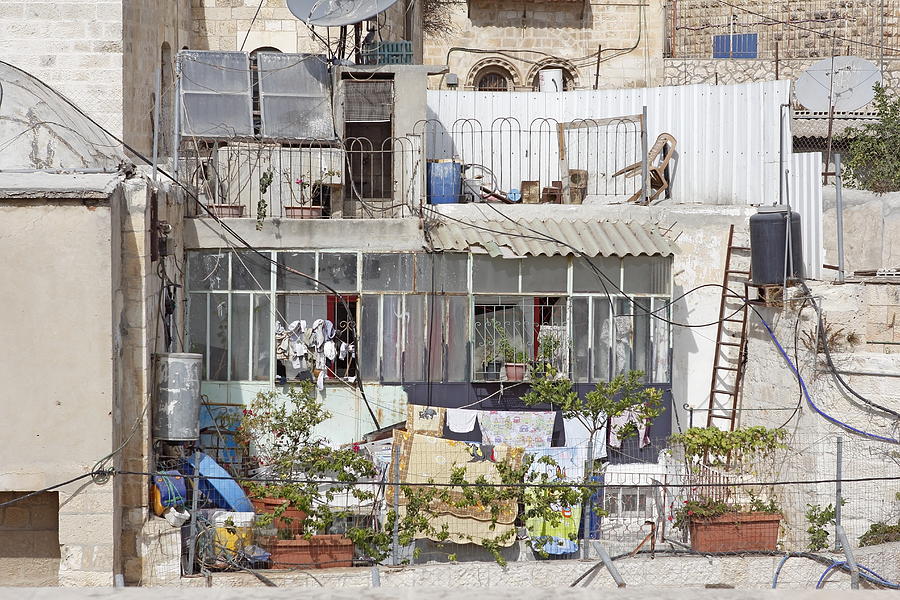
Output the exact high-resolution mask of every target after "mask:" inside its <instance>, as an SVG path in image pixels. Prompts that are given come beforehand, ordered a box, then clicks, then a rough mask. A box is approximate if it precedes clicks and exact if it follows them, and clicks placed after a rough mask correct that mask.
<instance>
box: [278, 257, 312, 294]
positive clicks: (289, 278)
mask: <svg viewBox="0 0 900 600" xmlns="http://www.w3.org/2000/svg"><path fill="white" fill-rule="evenodd" d="M278 264H281V265H285V266H286V267H290V268H291V269H294V270H295V271H300V272H301V273H303V274H305V275H309V276H311V277H315V276H316V253H315V252H279V253H278ZM277 281H278V289H279V290H283V291H286V292H304V291H311V290H314V289H316V284H315V282H314V281H312V280H311V279H307V278H306V277H301V276H300V275H294V274H293V273H290V272H289V271H285V270H284V269H278V276H277Z"/></svg>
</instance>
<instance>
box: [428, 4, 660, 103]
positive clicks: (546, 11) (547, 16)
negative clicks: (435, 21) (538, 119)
mask: <svg viewBox="0 0 900 600" xmlns="http://www.w3.org/2000/svg"><path fill="white" fill-rule="evenodd" d="M451 4H452V8H453V13H452V28H453V30H452V32H451V33H449V34H447V35H443V36H430V37H426V38H425V62H426V63H428V64H449V66H450V72H451V73H454V74H456V75H457V76H458V77H459V85H460V88H461V89H472V87H473V86H474V84H475V79H476V76H477V74H478V73H479V71H481V70H482V69H484V68H495V69H497V68H500V69H503V70H504V71H506V72H508V73H509V74H510V75H511V87H512V88H514V89H516V90H523V91H531V89H532V86H533V82H534V79H535V76H536V75H537V72H538V71H539V70H540V69H541V68H544V67H562V68H563V69H564V70H565V71H566V72H567V75H566V77H567V79H568V80H569V81H568V82H567V84H569V83H570V84H571V85H573V86H574V87H575V88H577V89H590V88H592V87H594V83H595V75H596V73H597V52H598V48H602V52H601V57H602V58H601V63H600V66H599V86H600V87H601V88H621V87H647V86H654V85H659V84H661V82H662V61H661V58H662V50H663V17H664V14H663V6H662V0H652V1H651V2H649V3H642V2H630V1H629V2H591V3H579V2H527V3H516V2H508V1H504V0H478V1H474V2H454V3H451ZM451 48H462V50H459V49H454V50H453V51H451ZM441 82H443V80H441ZM437 84H438V82H437V81H435V85H437Z"/></svg>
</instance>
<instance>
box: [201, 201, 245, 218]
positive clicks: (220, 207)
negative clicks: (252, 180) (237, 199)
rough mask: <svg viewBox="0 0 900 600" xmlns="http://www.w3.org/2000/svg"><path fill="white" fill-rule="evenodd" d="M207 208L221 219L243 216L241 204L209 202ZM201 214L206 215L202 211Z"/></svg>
mask: <svg viewBox="0 0 900 600" xmlns="http://www.w3.org/2000/svg"><path fill="white" fill-rule="evenodd" d="M209 210H211V211H212V212H213V214H215V215H216V216H217V217H219V218H222V219H227V218H235V219H240V218H241V217H243V216H244V206H243V205H241V204H210V205H209ZM201 216H204V217H205V216H208V215H207V214H206V212H203V213H202V214H201Z"/></svg>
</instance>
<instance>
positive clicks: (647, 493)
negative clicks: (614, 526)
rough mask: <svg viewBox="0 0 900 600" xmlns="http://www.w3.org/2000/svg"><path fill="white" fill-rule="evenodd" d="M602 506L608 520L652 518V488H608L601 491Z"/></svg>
mask: <svg viewBox="0 0 900 600" xmlns="http://www.w3.org/2000/svg"><path fill="white" fill-rule="evenodd" d="M603 495H604V500H605V502H604V506H605V507H606V512H607V513H609V516H608V518H610V519H613V520H615V519H643V518H645V517H650V518H652V517H653V512H654V510H653V509H654V503H653V488H645V487H636V486H608V487H606V488H604V489H603Z"/></svg>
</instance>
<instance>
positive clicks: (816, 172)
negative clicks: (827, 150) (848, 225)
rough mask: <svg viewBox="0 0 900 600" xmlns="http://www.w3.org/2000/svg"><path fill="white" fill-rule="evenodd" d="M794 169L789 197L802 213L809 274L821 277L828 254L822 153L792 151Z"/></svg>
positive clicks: (792, 167)
mask: <svg viewBox="0 0 900 600" xmlns="http://www.w3.org/2000/svg"><path fill="white" fill-rule="evenodd" d="M790 168H791V170H790V173H789V175H788V197H787V198H786V200H787V201H789V202H790V204H791V208H792V209H793V210H795V211H796V212H797V213H798V214H799V215H800V227H801V232H802V234H803V262H804V265H805V267H806V276H807V277H809V278H811V279H821V278H822V261H823V258H824V256H825V251H824V241H823V238H822V235H823V233H822V153H821V152H804V153H798V154H792V155H791V167H790Z"/></svg>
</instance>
